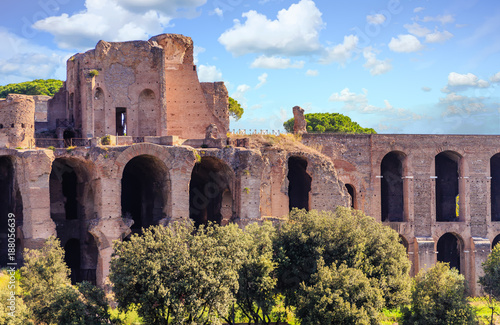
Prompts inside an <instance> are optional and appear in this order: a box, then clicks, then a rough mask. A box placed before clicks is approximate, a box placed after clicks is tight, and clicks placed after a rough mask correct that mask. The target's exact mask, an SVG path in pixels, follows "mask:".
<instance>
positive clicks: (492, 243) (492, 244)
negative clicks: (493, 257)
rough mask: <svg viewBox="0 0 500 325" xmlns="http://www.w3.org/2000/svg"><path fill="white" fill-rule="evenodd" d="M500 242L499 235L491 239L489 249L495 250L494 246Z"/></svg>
mask: <svg viewBox="0 0 500 325" xmlns="http://www.w3.org/2000/svg"><path fill="white" fill-rule="evenodd" d="M499 242H500V234H499V235H497V236H496V237H495V238H493V241H492V242H491V249H493V248H495V246H496V244H498V243H499Z"/></svg>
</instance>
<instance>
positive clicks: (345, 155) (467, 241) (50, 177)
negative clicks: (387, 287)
mask: <svg viewBox="0 0 500 325" xmlns="http://www.w3.org/2000/svg"><path fill="white" fill-rule="evenodd" d="M300 110H301V109H300V108H298V107H297V108H295V111H296V112H298V113H300ZM302 113H303V112H302ZM0 123H1V124H0V213H1V214H0V241H1V243H0V247H1V250H2V251H1V254H0V256H1V259H0V264H1V265H5V264H6V262H7V259H6V258H7V245H6V240H7V233H8V229H7V215H8V214H9V213H14V214H15V217H16V243H17V245H16V246H17V255H16V258H17V260H18V261H19V263H21V262H22V256H21V255H20V253H21V251H22V249H23V248H24V247H27V248H37V247H40V246H41V245H42V244H43V242H44V240H45V239H46V238H48V237H49V236H57V237H58V238H59V239H60V240H61V244H62V246H63V247H64V248H65V251H66V262H67V263H68V265H69V267H70V268H71V270H72V280H73V282H78V281H82V280H88V281H91V282H94V283H97V284H98V285H100V286H103V285H104V284H105V279H106V277H107V275H108V273H109V262H110V259H111V254H112V243H113V241H114V240H123V239H125V238H126V237H127V236H130V234H132V233H138V232H140V231H141V228H143V227H148V226H150V225H157V224H163V225H166V224H168V223H170V222H174V221H186V220H192V221H193V222H194V223H195V224H204V223H207V222H208V221H213V222H217V223H219V224H222V225H224V224H227V223H229V222H235V223H238V224H239V225H241V226H242V227H244V226H245V225H247V224H249V223H252V222H261V221H262V220H264V219H268V218H276V217H283V216H285V215H287V214H288V212H289V210H290V209H292V208H294V207H297V208H305V209H317V210H334V209H335V208H336V207H337V206H349V205H351V206H353V207H354V208H357V209H360V210H363V211H364V212H366V213H367V214H368V215H371V216H373V217H375V218H376V219H377V220H379V221H381V222H383V223H385V224H387V225H388V226H390V227H392V228H393V229H395V230H396V231H397V232H398V233H399V234H400V235H401V240H402V242H403V243H404V244H405V246H406V247H407V250H408V256H409V258H410V260H411V261H412V273H413V274H415V273H416V272H418V270H420V269H423V268H427V267H430V266H431V265H433V264H435V263H436V261H438V260H442V261H448V262H450V264H451V265H452V266H455V267H457V268H459V270H460V272H461V273H463V274H464V275H465V276H466V277H467V279H468V280H469V281H470V283H472V284H475V283H476V282H475V281H476V279H477V277H478V276H479V274H480V272H481V262H483V261H484V260H485V259H486V256H487V255H488V253H489V252H490V247H491V243H493V244H494V243H496V242H497V241H498V240H499V238H500V237H498V234H500V222H499V221H500V158H499V157H500V155H497V153H498V152H500V145H499V144H498V143H499V141H498V140H499V139H500V137H496V136H432V135H429V136H422V135H370V136H367V135H325V134H323V135H310V134H303V136H302V137H303V138H302V142H303V143H295V142H294V143H292V144H290V143H288V144H287V145H286V146H279V145H273V144H272V143H266V142H265V141H264V142H262V141H260V140H259V139H257V138H230V137H227V132H228V131H229V113H228V94H227V90H226V88H225V86H224V84H223V83H222V82H215V83H200V82H199V81H198V77H197V73H196V66H195V65H194V64H193V44H192V41H191V39H190V38H188V37H184V36H182V35H171V34H163V35H158V36H155V37H153V38H151V39H150V40H149V41H134V42H121V43H109V42H105V41H100V42H99V43H98V44H97V46H96V48H95V49H94V50H90V51H88V52H86V53H80V54H76V55H74V56H73V57H71V58H70V59H69V60H68V62H67V81H66V82H65V84H64V86H63V87H62V88H61V89H60V90H59V92H58V93H57V94H56V95H55V96H54V97H53V98H45V97H36V96H22V95H9V97H8V98H7V99H5V100H0ZM2 125H3V128H2ZM68 140H69V142H68ZM77 140H81V141H80V142H78V141H77ZM257 140H259V141H260V142H259V141H257ZM261 140H262V139H261ZM304 144H305V145H304ZM306 145H307V146H306ZM472 294H479V288H478V286H477V285H473V286H472Z"/></svg>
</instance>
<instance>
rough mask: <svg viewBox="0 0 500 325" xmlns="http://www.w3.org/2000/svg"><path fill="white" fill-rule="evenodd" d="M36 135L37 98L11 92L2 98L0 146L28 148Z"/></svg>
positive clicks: (0, 101)
mask: <svg viewBox="0 0 500 325" xmlns="http://www.w3.org/2000/svg"><path fill="white" fill-rule="evenodd" d="M34 137H35V100H34V99H33V98H32V96H27V95H17V94H10V95H8V96H7V98H6V99H0V147H7V148H9V147H10V148H16V147H22V148H26V147H29V146H31V145H32V144H33V141H34Z"/></svg>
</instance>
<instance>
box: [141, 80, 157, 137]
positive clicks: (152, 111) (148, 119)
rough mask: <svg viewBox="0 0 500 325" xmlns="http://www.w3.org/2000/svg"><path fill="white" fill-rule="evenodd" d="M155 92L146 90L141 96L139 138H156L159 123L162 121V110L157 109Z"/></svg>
mask: <svg viewBox="0 0 500 325" xmlns="http://www.w3.org/2000/svg"><path fill="white" fill-rule="evenodd" d="M157 106H158V105H157V100H156V95H155V93H154V91H152V90H151V89H144V90H143V91H142V92H141V93H140V94H139V114H138V115H139V117H138V118H139V136H156V135H157V134H156V126H157V122H158V121H159V120H160V110H159V109H157Z"/></svg>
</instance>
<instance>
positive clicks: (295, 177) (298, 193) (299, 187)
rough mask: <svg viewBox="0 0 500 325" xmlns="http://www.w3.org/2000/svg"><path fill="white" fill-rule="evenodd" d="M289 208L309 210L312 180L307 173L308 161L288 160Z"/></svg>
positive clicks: (298, 158)
mask: <svg viewBox="0 0 500 325" xmlns="http://www.w3.org/2000/svg"><path fill="white" fill-rule="evenodd" d="M287 178H288V182H289V184H288V207H289V209H290V211H291V210H292V209H293V208H298V209H306V210H309V192H310V191H311V181H312V178H311V176H309V174H308V173H307V160H306V159H304V158H301V157H290V158H288V175H287Z"/></svg>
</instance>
